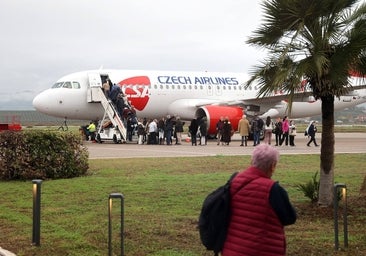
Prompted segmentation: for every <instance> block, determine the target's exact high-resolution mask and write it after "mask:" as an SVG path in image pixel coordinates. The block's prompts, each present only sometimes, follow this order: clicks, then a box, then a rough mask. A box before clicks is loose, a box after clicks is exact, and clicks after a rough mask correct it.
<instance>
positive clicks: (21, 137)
mask: <svg viewBox="0 0 366 256" xmlns="http://www.w3.org/2000/svg"><path fill="white" fill-rule="evenodd" d="M88 156H89V154H88V151H87V149H86V148H84V147H83V146H82V145H81V144H80V138H79V137H78V136H76V135H74V134H72V133H60V132H51V131H21V132H14V131H4V132H1V133H0V179H2V180H29V179H59V178H73V177H78V176H81V175H85V174H86V173H87V171H88V169H89V165H88Z"/></svg>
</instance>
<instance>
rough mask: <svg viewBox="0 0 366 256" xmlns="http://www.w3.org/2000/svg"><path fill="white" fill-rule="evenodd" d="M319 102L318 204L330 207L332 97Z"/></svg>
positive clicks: (331, 196) (325, 97)
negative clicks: (320, 134)
mask: <svg viewBox="0 0 366 256" xmlns="http://www.w3.org/2000/svg"><path fill="white" fill-rule="evenodd" d="M321 100H322V139H321V151H320V186H319V201H318V204H319V205H321V206H330V205H332V203H333V187H334V143H335V142H334V96H324V97H321Z"/></svg>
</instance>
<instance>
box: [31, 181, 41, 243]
mask: <svg viewBox="0 0 366 256" xmlns="http://www.w3.org/2000/svg"><path fill="white" fill-rule="evenodd" d="M32 183H33V231H32V244H33V245H36V246H40V240H41V184H42V180H32Z"/></svg>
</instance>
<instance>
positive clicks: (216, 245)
mask: <svg viewBox="0 0 366 256" xmlns="http://www.w3.org/2000/svg"><path fill="white" fill-rule="evenodd" d="M237 174H238V173H237V172H235V173H234V174H232V175H231V177H230V179H229V180H228V181H227V182H226V184H225V185H223V186H220V187H218V188H217V189H216V190H214V191H213V192H211V193H210V194H209V195H208V196H207V197H206V199H205V200H204V201H203V205H202V209H201V213H200V216H199V220H198V229H199V233H200V238H201V242H202V244H203V245H204V246H205V247H206V249H207V250H212V251H214V253H215V255H218V253H219V252H220V251H221V250H222V247H223V246H224V243H225V239H226V234H227V229H228V226H229V222H230V214H231V212H230V201H231V196H230V184H231V181H232V180H233V179H234V177H235V176H236V175H237Z"/></svg>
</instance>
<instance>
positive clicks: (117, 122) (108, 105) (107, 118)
mask: <svg viewBox="0 0 366 256" xmlns="http://www.w3.org/2000/svg"><path fill="white" fill-rule="evenodd" d="M89 90H90V93H89V95H88V102H93V103H98V102H100V103H101V104H102V106H103V108H104V115H103V119H102V120H101V121H100V122H99V124H98V127H97V135H96V140H97V142H99V143H102V142H103V141H108V140H111V141H113V142H114V143H122V142H123V143H124V142H126V138H127V130H126V126H125V123H124V122H123V120H122V117H121V116H120V115H119V113H118V111H117V109H116V107H115V106H114V104H113V102H112V101H110V100H109V99H107V97H106V96H105V94H104V92H103V90H102V88H101V87H99V86H96V87H90V88H89Z"/></svg>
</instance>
